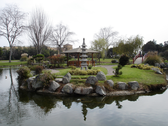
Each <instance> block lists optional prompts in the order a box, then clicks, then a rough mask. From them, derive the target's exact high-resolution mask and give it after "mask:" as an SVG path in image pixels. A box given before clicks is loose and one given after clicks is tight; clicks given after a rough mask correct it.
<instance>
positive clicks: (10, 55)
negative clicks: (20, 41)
mask: <svg viewBox="0 0 168 126" xmlns="http://www.w3.org/2000/svg"><path fill="white" fill-rule="evenodd" d="M11 57H12V46H10V54H9V63H11Z"/></svg>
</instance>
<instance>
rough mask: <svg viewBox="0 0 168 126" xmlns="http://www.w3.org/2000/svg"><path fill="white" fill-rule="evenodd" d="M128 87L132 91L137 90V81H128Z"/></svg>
mask: <svg viewBox="0 0 168 126" xmlns="http://www.w3.org/2000/svg"><path fill="white" fill-rule="evenodd" d="M128 85H129V86H130V87H131V89H133V90H137V89H138V88H139V83H138V82H137V81H130V82H128Z"/></svg>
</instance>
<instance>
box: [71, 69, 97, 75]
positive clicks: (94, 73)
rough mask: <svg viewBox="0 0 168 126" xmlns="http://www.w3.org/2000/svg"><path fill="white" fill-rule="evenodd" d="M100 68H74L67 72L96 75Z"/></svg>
mask: <svg viewBox="0 0 168 126" xmlns="http://www.w3.org/2000/svg"><path fill="white" fill-rule="evenodd" d="M99 71H100V70H99V69H97V70H79V69H75V70H70V71H69V73H70V74H71V75H96V74H97V73H98V72H99Z"/></svg>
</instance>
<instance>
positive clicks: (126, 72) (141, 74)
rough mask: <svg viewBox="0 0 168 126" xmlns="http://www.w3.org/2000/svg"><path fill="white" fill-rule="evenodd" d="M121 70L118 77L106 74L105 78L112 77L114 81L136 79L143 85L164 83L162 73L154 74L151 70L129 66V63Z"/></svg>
mask: <svg viewBox="0 0 168 126" xmlns="http://www.w3.org/2000/svg"><path fill="white" fill-rule="evenodd" d="M114 68H116V67H114ZM121 71H122V73H123V74H122V75H120V76H119V77H114V76H107V79H112V80H113V81H114V83H117V82H126V83H128V82H129V81H137V82H139V83H141V84H145V85H155V84H166V80H165V78H164V75H160V74H156V73H155V72H154V71H152V70H141V69H138V68H131V67H130V65H126V66H125V67H123V68H122V69H121Z"/></svg>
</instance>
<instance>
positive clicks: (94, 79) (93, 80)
mask: <svg viewBox="0 0 168 126" xmlns="http://www.w3.org/2000/svg"><path fill="white" fill-rule="evenodd" d="M97 82H98V79H97V77H94V76H89V77H88V78H87V80H86V82H85V84H91V85H95V84H96V83H97Z"/></svg>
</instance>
